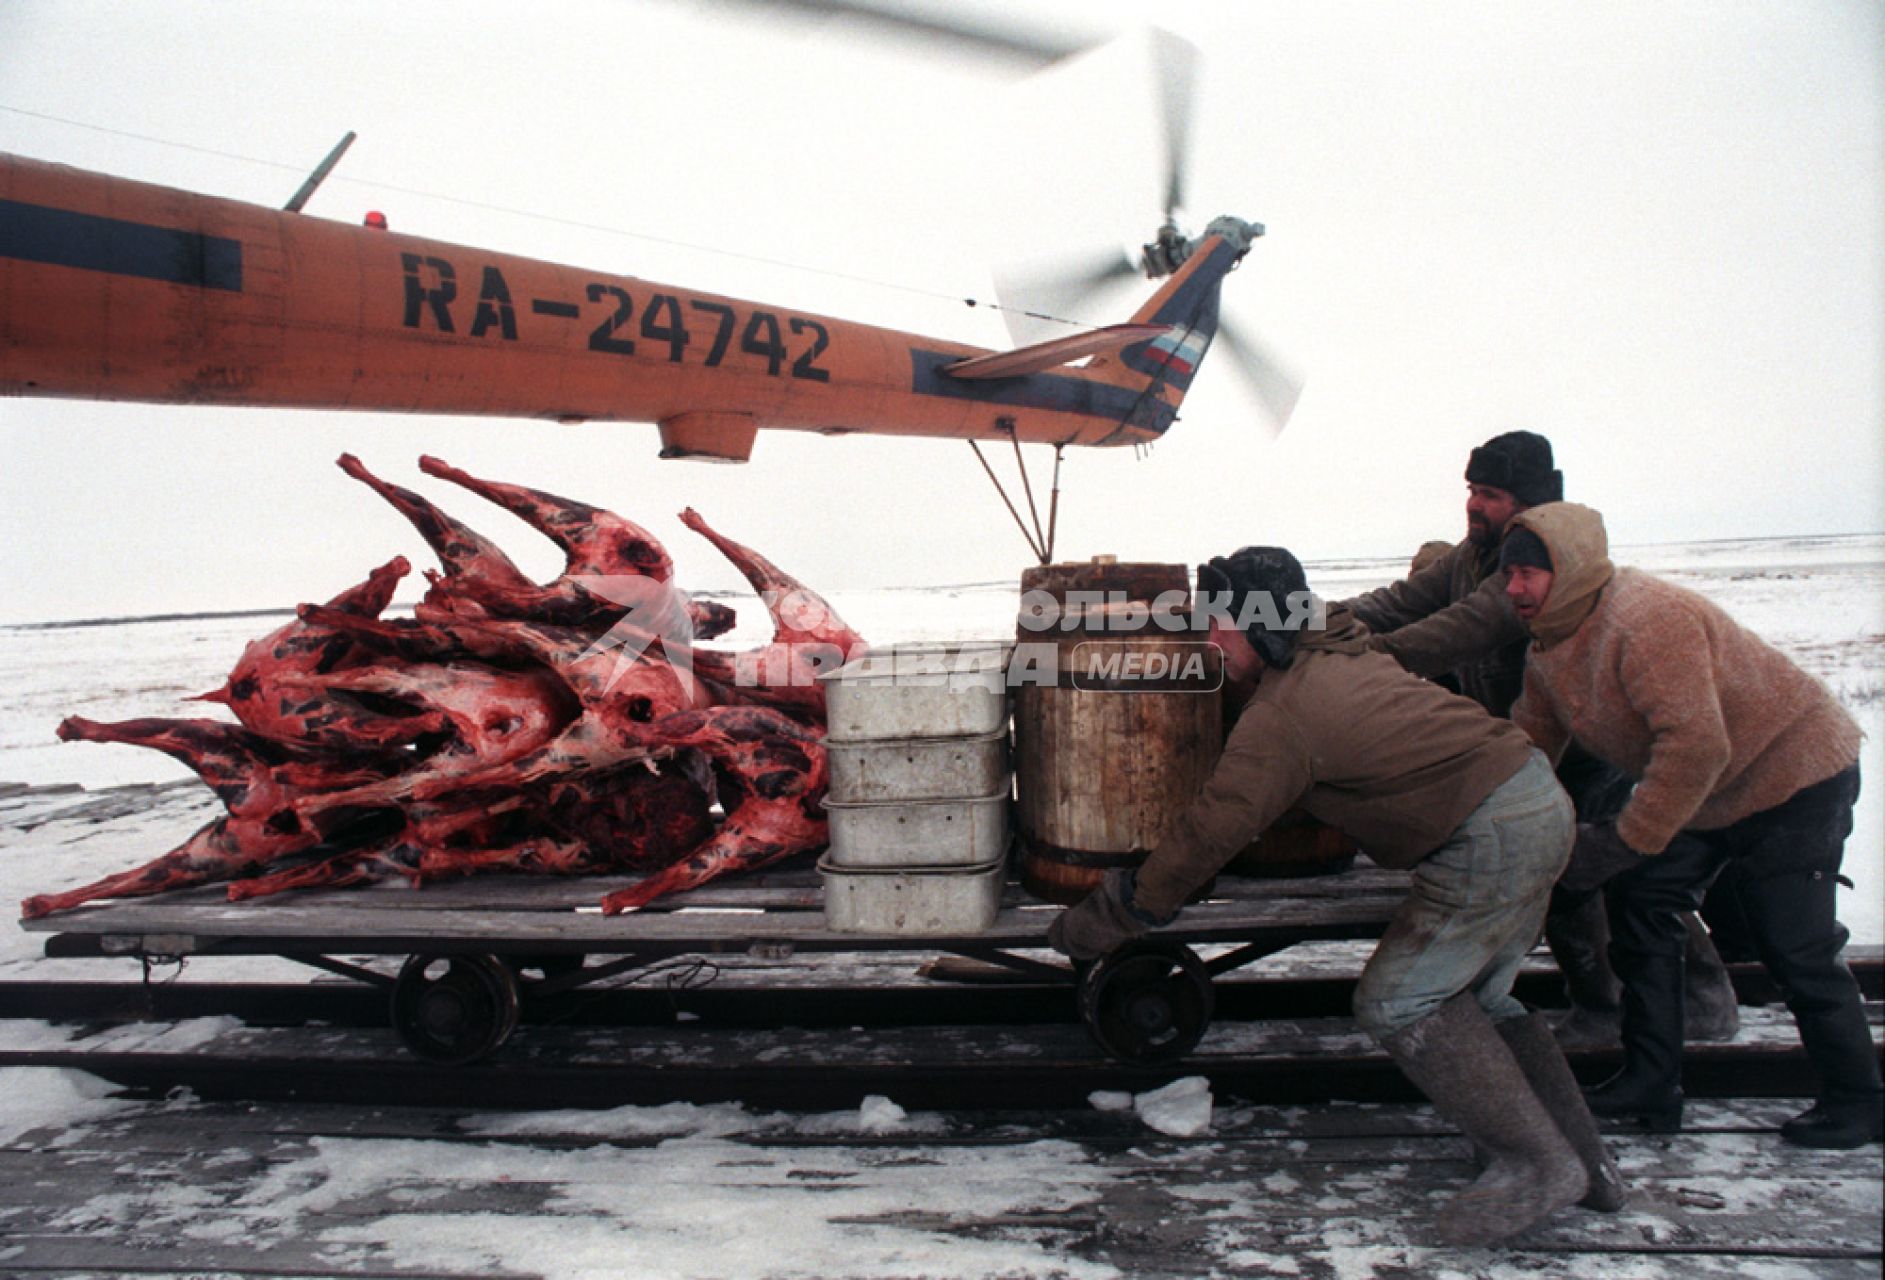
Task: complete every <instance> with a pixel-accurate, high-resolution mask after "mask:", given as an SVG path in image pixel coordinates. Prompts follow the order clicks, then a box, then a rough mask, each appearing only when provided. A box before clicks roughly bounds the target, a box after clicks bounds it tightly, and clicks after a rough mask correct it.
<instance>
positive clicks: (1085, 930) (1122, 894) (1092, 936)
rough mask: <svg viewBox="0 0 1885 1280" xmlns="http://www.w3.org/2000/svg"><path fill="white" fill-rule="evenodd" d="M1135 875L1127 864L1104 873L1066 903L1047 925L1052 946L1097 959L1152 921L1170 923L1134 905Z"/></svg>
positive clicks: (1067, 953)
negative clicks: (1091, 886)
mask: <svg viewBox="0 0 1885 1280" xmlns="http://www.w3.org/2000/svg"><path fill="white" fill-rule="evenodd" d="M1135 878H1136V877H1135V876H1134V875H1133V873H1132V871H1131V870H1130V869H1129V868H1124V867H1116V868H1114V869H1113V870H1111V871H1108V872H1107V873H1106V878H1105V879H1104V880H1102V881H1100V885H1099V888H1097V889H1095V890H1093V892H1091V893H1089V894H1087V896H1086V897H1084V898H1082V899H1080V901H1078V902H1076V903H1074V904H1073V905H1072V906H1071V907H1068V908H1067V909H1066V910H1065V911H1063V912H1061V913H1060V915H1059V916H1057V917H1055V919H1054V923H1052V924H1050V925H1048V926H1047V941H1048V942H1049V943H1051V944H1052V945H1053V948H1054V950H1056V951H1058V952H1060V953H1061V954H1062V955H1064V956H1069V957H1071V958H1073V959H1075V960H1098V959H1100V958H1101V957H1103V956H1106V955H1108V954H1110V953H1111V952H1112V951H1113V950H1114V949H1115V948H1117V947H1120V946H1123V945H1124V944H1125V943H1128V942H1131V941H1132V940H1133V939H1134V938H1136V937H1138V936H1139V935H1140V934H1142V933H1144V932H1145V931H1146V930H1147V929H1150V928H1152V927H1153V926H1154V925H1161V924H1169V923H1170V922H1171V919H1172V918H1173V917H1170V916H1168V917H1166V918H1165V919H1163V920H1161V919H1159V918H1158V917H1156V916H1153V915H1151V914H1149V913H1147V912H1145V911H1142V910H1140V909H1139V908H1138V907H1136V906H1134V905H1133V902H1132V890H1133V882H1134V880H1135Z"/></svg>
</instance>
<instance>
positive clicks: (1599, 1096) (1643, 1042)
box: [1584, 952, 1682, 1133]
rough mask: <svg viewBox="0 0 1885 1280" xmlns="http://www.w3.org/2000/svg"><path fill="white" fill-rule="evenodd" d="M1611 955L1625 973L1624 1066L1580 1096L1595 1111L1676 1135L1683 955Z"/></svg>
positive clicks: (1679, 1113)
mask: <svg viewBox="0 0 1885 1280" xmlns="http://www.w3.org/2000/svg"><path fill="white" fill-rule="evenodd" d="M1613 958H1614V959H1615V960H1616V961H1617V968H1618V969H1619V970H1620V971H1621V972H1622V974H1623V1070H1621V1071H1619V1072H1617V1074H1616V1075H1614V1076H1612V1077H1610V1079H1608V1080H1606V1081H1604V1082H1603V1083H1602V1084H1600V1085H1598V1086H1596V1087H1595V1088H1592V1089H1587V1090H1585V1091H1584V1100H1585V1102H1587V1103H1588V1104H1589V1105H1590V1109H1591V1113H1592V1114H1593V1115H1599V1116H1621V1117H1629V1118H1634V1119H1636V1120H1637V1121H1639V1122H1640V1123H1641V1124H1642V1125H1643V1127H1644V1128H1646V1129H1648V1130H1649V1131H1650V1132H1651V1133H1675V1132H1677V1131H1678V1130H1680V1129H1681V1128H1682V957H1681V956H1680V955H1672V956H1664V955H1635V956H1632V955H1628V954H1626V953H1621V952H1619V953H1616V954H1615V955H1614V956H1613Z"/></svg>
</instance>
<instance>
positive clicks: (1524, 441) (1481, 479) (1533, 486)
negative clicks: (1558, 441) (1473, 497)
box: [1466, 431, 1564, 507]
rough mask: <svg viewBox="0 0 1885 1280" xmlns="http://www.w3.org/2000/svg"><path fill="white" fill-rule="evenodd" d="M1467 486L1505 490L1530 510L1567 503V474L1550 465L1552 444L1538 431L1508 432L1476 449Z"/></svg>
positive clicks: (1468, 470)
mask: <svg viewBox="0 0 1885 1280" xmlns="http://www.w3.org/2000/svg"><path fill="white" fill-rule="evenodd" d="M1466 483H1468V484H1489V485H1491V486H1492V487H1493V488H1495V489H1504V490H1505V491H1506V492H1507V493H1509V494H1511V495H1512V496H1513V497H1514V498H1517V499H1518V500H1519V502H1520V503H1522V504H1523V505H1525V506H1528V507H1535V506H1538V505H1539V504H1540V503H1545V502H1563V501H1564V473H1563V472H1561V471H1558V470H1556V469H1554V468H1553V467H1552V465H1551V441H1549V440H1547V439H1545V438H1544V437H1543V436H1541V435H1539V434H1538V433H1537V432H1535V431H1508V432H1506V433H1505V434H1504V435H1498V436H1494V437H1493V438H1492V439H1490V440H1488V441H1486V443H1484V444H1482V445H1480V446H1479V447H1478V448H1477V449H1475V450H1473V452H1472V456H1471V457H1469V458H1468V459H1467V460H1466Z"/></svg>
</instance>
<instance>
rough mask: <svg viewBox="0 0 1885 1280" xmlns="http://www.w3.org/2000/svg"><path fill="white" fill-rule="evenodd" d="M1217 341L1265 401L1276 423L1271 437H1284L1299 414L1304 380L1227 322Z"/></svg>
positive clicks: (1220, 327) (1220, 326) (1219, 330)
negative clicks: (1294, 417) (1286, 430)
mask: <svg viewBox="0 0 1885 1280" xmlns="http://www.w3.org/2000/svg"><path fill="white" fill-rule="evenodd" d="M1216 342H1217V343H1218V344H1219V345H1221V346H1222V347H1223V349H1224V354H1226V355H1228V356H1229V357H1230V358H1231V361H1232V363H1234V364H1235V365H1236V366H1237V368H1238V369H1239V370H1241V371H1242V373H1243V376H1244V378H1245V379H1246V380H1247V381H1248V382H1249V383H1250V386H1251V389H1252V390H1254V391H1255V392H1256V395H1257V399H1258V400H1259V401H1261V402H1262V404H1263V408H1264V411H1265V412H1266V413H1267V414H1268V415H1269V418H1270V421H1271V422H1272V423H1273V424H1274V426H1273V429H1272V431H1271V434H1272V435H1279V434H1281V433H1282V430H1283V428H1284V427H1286V426H1288V425H1289V419H1290V415H1291V414H1292V413H1294V412H1295V411H1296V401H1297V400H1298V399H1299V398H1301V396H1302V387H1303V384H1302V379H1300V378H1298V377H1297V376H1296V375H1295V374H1293V373H1291V372H1290V371H1289V370H1287V369H1285V368H1284V367H1283V365H1282V364H1281V363H1280V362H1278V361H1277V360H1276V359H1275V358H1274V357H1273V356H1271V355H1270V354H1269V353H1268V352H1267V351H1265V350H1264V348H1263V347H1262V346H1261V345H1260V344H1259V343H1257V342H1256V341H1255V340H1253V339H1251V338H1247V337H1245V336H1244V335H1243V334H1242V333H1241V332H1240V331H1239V330H1238V329H1237V328H1236V327H1235V326H1233V325H1231V324H1230V323H1229V321H1228V320H1226V321H1225V322H1223V323H1221V324H1220V325H1219V326H1218V330H1217V338H1216Z"/></svg>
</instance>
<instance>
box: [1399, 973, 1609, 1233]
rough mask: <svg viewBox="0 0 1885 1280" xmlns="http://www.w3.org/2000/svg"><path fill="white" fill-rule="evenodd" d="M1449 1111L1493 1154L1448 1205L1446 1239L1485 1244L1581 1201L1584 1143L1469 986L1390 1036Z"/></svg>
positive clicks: (1402, 1060) (1412, 1076)
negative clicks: (1558, 1119)
mask: <svg viewBox="0 0 1885 1280" xmlns="http://www.w3.org/2000/svg"><path fill="white" fill-rule="evenodd" d="M1382 1047H1383V1048H1385V1049H1386V1050H1387V1051H1388V1053H1389V1055H1390V1056H1392V1057H1393V1059H1394V1062H1395V1064H1396V1065H1397V1066H1399V1067H1400V1069H1401V1071H1402V1072H1403V1073H1405V1074H1406V1076H1407V1078H1408V1079H1409V1080H1411V1081H1413V1083H1414V1085H1415V1087H1417V1088H1418V1089H1419V1090H1420V1091H1421V1092H1422V1093H1424V1094H1425V1095H1427V1098H1428V1100H1429V1101H1431V1102H1432V1103H1433V1105H1434V1109H1435V1110H1437V1111H1438V1112H1439V1113H1440V1114H1441V1115H1442V1116H1444V1117H1446V1119H1447V1120H1449V1121H1451V1122H1452V1123H1453V1124H1455V1125H1458V1126H1459V1128H1460V1129H1461V1131H1462V1132H1464V1133H1465V1135H1466V1136H1467V1137H1468V1138H1469V1139H1471V1140H1472V1142H1473V1143H1474V1144H1475V1145H1476V1146H1477V1147H1478V1148H1479V1149H1480V1150H1482V1151H1484V1152H1485V1153H1486V1154H1487V1156H1488V1157H1489V1159H1488V1163H1487V1165H1486V1170H1485V1172H1484V1173H1482V1174H1481V1175H1480V1176H1479V1179H1478V1180H1477V1181H1476V1182H1474V1183H1473V1184H1472V1186H1470V1187H1468V1188H1467V1189H1466V1190H1464V1191H1462V1192H1460V1193H1459V1194H1458V1195H1457V1196H1455V1197H1454V1198H1453V1199H1452V1200H1451V1201H1450V1202H1448V1204H1447V1205H1446V1207H1445V1208H1444V1209H1442V1210H1441V1211H1440V1220H1439V1233H1440V1237H1441V1239H1443V1240H1444V1241H1446V1242H1447V1243H1448V1244H1455V1245H1486V1244H1492V1243H1494V1242H1495V1241H1498V1240H1503V1239H1505V1238H1506V1237H1508V1236H1514V1235H1518V1234H1519V1233H1520V1232H1523V1231H1526V1230H1529V1229H1530V1228H1531V1227H1533V1226H1536V1225H1537V1224H1538V1223H1540V1222H1543V1221H1544V1220H1545V1219H1546V1218H1548V1217H1550V1216H1551V1215H1552V1214H1553V1213H1556V1212H1557V1211H1558V1210H1559V1209H1563V1208H1566V1207H1568V1206H1570V1205H1573V1204H1576V1203H1577V1202H1578V1200H1579V1199H1580V1198H1582V1197H1583V1195H1584V1194H1585V1192H1587V1191H1588V1190H1589V1188H1590V1179H1589V1177H1588V1176H1587V1175H1586V1174H1585V1172H1584V1165H1583V1162H1582V1161H1580V1160H1579V1159H1578V1154H1577V1152H1576V1151H1575V1150H1574V1149H1573V1148H1572V1146H1571V1144H1570V1142H1569V1141H1568V1140H1567V1139H1566V1138H1565V1136H1564V1134H1563V1133H1562V1132H1561V1131H1560V1130H1559V1128H1558V1126H1557V1124H1556V1123H1554V1122H1553V1120H1552V1118H1551V1113H1550V1112H1549V1111H1547V1110H1546V1109H1545V1105H1544V1103H1543V1102H1541V1101H1540V1100H1539V1098H1538V1095H1537V1094H1536V1093H1534V1092H1533V1091H1532V1086H1531V1084H1530V1082H1529V1081H1528V1080H1527V1079H1526V1077H1525V1073H1524V1071H1523V1070H1521V1069H1520V1067H1519V1063H1518V1060H1517V1059H1516V1058H1514V1057H1513V1056H1512V1051H1511V1049H1509V1048H1508V1047H1507V1046H1506V1042H1505V1039H1504V1037H1503V1036H1501V1035H1500V1034H1499V1033H1498V1031H1496V1030H1495V1029H1494V1028H1493V1025H1492V1021H1491V1019H1489V1018H1487V1017H1486V1014H1485V1011H1484V1010H1482V1009H1481V1008H1480V1007H1479V1002H1478V1001H1477V1000H1475V999H1473V997H1472V996H1471V995H1470V994H1466V995H1458V996H1455V997H1453V998H1452V999H1451V1000H1449V1001H1447V1002H1446V1003H1445V1004H1443V1005H1441V1006H1440V1008H1439V1009H1437V1010H1436V1011H1434V1012H1433V1013H1430V1014H1428V1015H1427V1016H1426V1017H1424V1018H1422V1019H1421V1020H1420V1021H1419V1022H1416V1023H1414V1024H1413V1025H1412V1026H1408V1027H1403V1028H1402V1029H1401V1030H1399V1031H1397V1032H1395V1033H1394V1034H1393V1035H1391V1036H1389V1037H1387V1039H1386V1040H1384V1041H1383V1042H1382Z"/></svg>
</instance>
